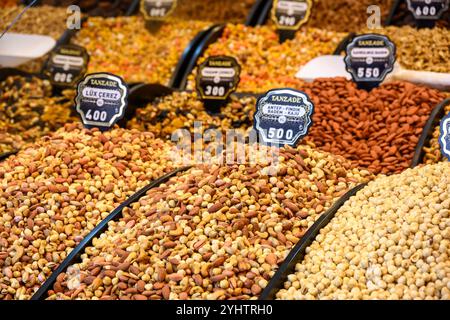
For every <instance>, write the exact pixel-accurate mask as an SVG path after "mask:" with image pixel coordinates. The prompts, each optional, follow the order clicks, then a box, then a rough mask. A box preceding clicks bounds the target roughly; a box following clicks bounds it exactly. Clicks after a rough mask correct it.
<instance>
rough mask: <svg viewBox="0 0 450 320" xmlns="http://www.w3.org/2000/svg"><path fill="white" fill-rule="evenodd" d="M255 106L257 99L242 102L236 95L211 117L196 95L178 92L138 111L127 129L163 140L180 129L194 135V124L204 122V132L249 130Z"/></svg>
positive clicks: (248, 98)
mask: <svg viewBox="0 0 450 320" xmlns="http://www.w3.org/2000/svg"><path fill="white" fill-rule="evenodd" d="M255 104H256V98H255V97H251V96H248V97H243V98H238V97H236V96H234V95H232V96H231V97H230V101H229V102H228V103H226V105H225V106H223V107H222V108H221V110H220V113H218V114H211V113H209V112H207V110H206V108H205V105H204V103H203V102H202V101H201V100H200V99H199V98H198V97H197V94H196V93H190V92H175V93H173V94H171V95H168V96H166V97H163V98H161V99H158V100H157V101H156V102H154V103H151V104H148V105H147V106H146V107H144V108H140V109H138V110H137V113H136V116H135V117H133V119H132V120H131V121H129V122H128V123H127V126H128V128H130V129H131V128H133V129H139V130H141V131H149V132H152V133H154V134H155V136H157V137H160V138H163V139H170V138H171V135H172V134H173V133H174V132H175V131H176V130H178V129H188V130H189V131H190V132H191V133H193V132H194V122H201V123H202V124H203V126H204V127H203V130H207V129H209V128H218V129H220V130H226V129H233V128H235V129H238V128H239V129H244V130H246V129H248V128H250V127H251V126H252V123H253V113H254V110H255ZM199 133H200V132H199ZM201 133H203V132H201Z"/></svg>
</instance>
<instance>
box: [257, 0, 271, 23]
mask: <svg viewBox="0 0 450 320" xmlns="http://www.w3.org/2000/svg"><path fill="white" fill-rule="evenodd" d="M261 2H262V6H261V9H260V12H259V16H258V17H257V19H256V21H255V26H262V25H265V24H266V22H267V20H269V19H270V10H271V9H272V3H273V1H272V0H263V1H261Z"/></svg>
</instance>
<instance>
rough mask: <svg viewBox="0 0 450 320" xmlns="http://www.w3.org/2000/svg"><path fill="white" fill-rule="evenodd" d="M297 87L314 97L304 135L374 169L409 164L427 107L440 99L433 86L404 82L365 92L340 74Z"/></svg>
mask: <svg viewBox="0 0 450 320" xmlns="http://www.w3.org/2000/svg"><path fill="white" fill-rule="evenodd" d="M300 90H302V91H304V92H305V93H306V94H308V95H309V97H310V98H311V99H312V101H313V102H314V114H313V125H312V127H311V129H310V131H309V133H308V135H307V136H306V137H305V139H304V140H305V141H307V142H311V143H313V144H314V145H315V146H316V147H317V148H319V149H321V150H324V151H327V152H331V153H333V154H338V155H342V156H344V157H345V158H347V159H349V160H351V161H352V163H353V165H354V166H355V167H359V168H367V169H368V170H369V171H371V172H373V173H375V174H378V173H383V174H392V173H400V172H402V171H403V170H405V169H406V168H408V167H409V166H410V165H411V161H412V157H413V155H414V152H415V149H416V146H417V143H418V141H419V138H420V135H421V133H422V130H423V127H424V126H425V123H426V121H427V120H428V117H429V116H430V113H431V111H432V110H433V108H434V107H435V106H436V105H437V104H438V103H440V102H441V101H443V100H444V99H445V95H444V94H443V93H441V92H439V91H437V90H434V89H429V88H427V87H423V86H417V85H414V84H411V83H408V82H391V83H385V84H382V85H381V86H380V87H378V88H375V89H373V90H372V91H370V92H367V91H365V90H359V89H357V88H356V85H355V84H354V83H353V82H351V81H347V80H345V79H344V78H323V79H317V80H315V81H314V82H312V83H309V84H306V85H305V86H303V87H301V88H300Z"/></svg>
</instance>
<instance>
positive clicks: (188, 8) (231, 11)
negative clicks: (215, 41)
mask: <svg viewBox="0 0 450 320" xmlns="http://www.w3.org/2000/svg"><path fill="white" fill-rule="evenodd" d="M255 2H256V1H255V0H241V1H235V0H220V1H217V0H178V1H177V6H176V8H175V10H174V12H173V15H172V16H173V17H174V18H175V19H184V20H192V19H196V20H204V21H211V22H216V23H217V22H234V23H243V22H244V21H245V20H246V18H247V16H248V14H249V13H250V9H251V8H252V6H253V4H254V3H255Z"/></svg>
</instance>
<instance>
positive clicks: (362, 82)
mask: <svg viewBox="0 0 450 320" xmlns="http://www.w3.org/2000/svg"><path fill="white" fill-rule="evenodd" d="M395 54H396V50H395V45H394V43H393V42H391V41H390V40H389V38H388V37H386V36H383V35H379V34H365V35H361V36H357V37H355V38H354V39H353V40H352V42H351V43H349V44H348V45H347V48H346V56H345V59H344V61H345V66H346V69H347V71H348V72H349V73H350V74H351V76H352V78H353V81H354V82H356V83H357V85H358V88H361V89H366V90H371V89H373V88H375V87H377V86H378V85H379V84H380V83H381V82H383V80H384V79H385V77H386V75H387V74H388V73H390V72H392V70H393V69H394V63H395Z"/></svg>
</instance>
